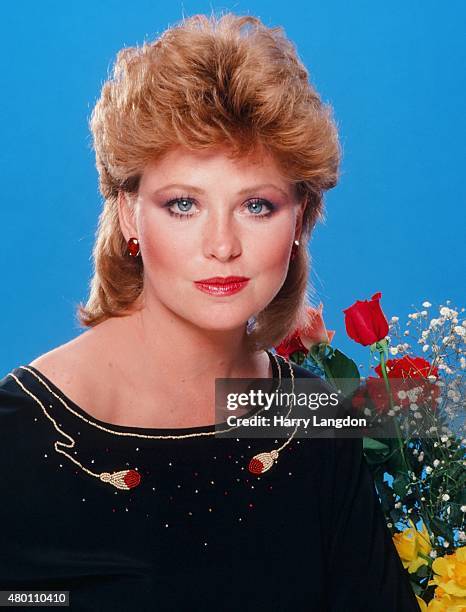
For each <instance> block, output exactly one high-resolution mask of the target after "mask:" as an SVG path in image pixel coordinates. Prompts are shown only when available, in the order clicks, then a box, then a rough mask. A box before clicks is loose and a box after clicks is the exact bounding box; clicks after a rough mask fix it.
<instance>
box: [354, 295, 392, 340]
mask: <svg viewBox="0 0 466 612" xmlns="http://www.w3.org/2000/svg"><path fill="white" fill-rule="evenodd" d="M381 297H382V294H381V293H380V292H379V293H375V294H374V295H373V296H372V297H371V299H370V301H369V300H364V301H363V302H362V301H361V300H357V301H356V302H355V303H354V304H353V305H352V306H350V307H349V308H346V309H345V310H344V311H343V312H344V313H345V326H346V332H347V334H348V336H349V337H350V338H351V339H352V340H355V341H356V342H359V344H362V345H363V346H369V345H370V344H374V343H375V342H378V341H379V340H383V339H384V338H385V336H386V335H387V334H388V321H387V319H386V318H385V315H384V313H383V312H382V309H381V308H380V302H379V300H380V298H381Z"/></svg>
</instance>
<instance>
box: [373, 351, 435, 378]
mask: <svg viewBox="0 0 466 612" xmlns="http://www.w3.org/2000/svg"><path fill="white" fill-rule="evenodd" d="M386 366H387V374H388V377H389V378H427V377H428V376H430V375H433V376H436V377H438V368H433V367H432V366H431V364H430V363H429V362H428V361H426V360H425V359H423V358H422V357H410V356H409V355H405V356H404V357H398V358H397V359H389V360H388V361H387V362H386ZM375 371H376V372H377V374H378V376H382V368H381V366H380V365H378V366H377V367H376V368H375Z"/></svg>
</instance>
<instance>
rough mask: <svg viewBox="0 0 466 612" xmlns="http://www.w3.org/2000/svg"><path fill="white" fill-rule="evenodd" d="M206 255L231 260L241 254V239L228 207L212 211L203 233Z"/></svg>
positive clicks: (221, 259)
mask: <svg viewBox="0 0 466 612" xmlns="http://www.w3.org/2000/svg"><path fill="white" fill-rule="evenodd" d="M203 250H204V256H205V257H208V258H211V257H215V259H218V260H219V261H229V260H230V259H233V258H236V257H238V256H239V255H240V254H241V240H240V237H239V234H238V228H237V227H236V226H235V220H234V219H233V218H232V215H231V213H230V212H229V211H228V210H227V207H226V206H225V207H222V208H221V209H220V210H217V211H210V212H209V216H208V219H207V220H206V225H205V227H204V234H203Z"/></svg>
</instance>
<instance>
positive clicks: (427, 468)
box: [426, 465, 433, 474]
mask: <svg viewBox="0 0 466 612" xmlns="http://www.w3.org/2000/svg"><path fill="white" fill-rule="evenodd" d="M426 472H427V474H432V472H433V470H432V468H431V467H430V465H428V466H427V467H426Z"/></svg>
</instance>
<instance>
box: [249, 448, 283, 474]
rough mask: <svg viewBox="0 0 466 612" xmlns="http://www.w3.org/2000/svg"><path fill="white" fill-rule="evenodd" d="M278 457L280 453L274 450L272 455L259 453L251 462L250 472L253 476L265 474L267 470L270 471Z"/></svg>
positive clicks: (271, 452)
mask: <svg viewBox="0 0 466 612" xmlns="http://www.w3.org/2000/svg"><path fill="white" fill-rule="evenodd" d="M277 457H278V452H277V451H276V450H272V451H270V453H259V454H258V455H255V456H254V457H253V458H252V459H251V461H250V462H249V465H248V470H249V471H250V472H251V474H263V473H264V472H266V471H267V470H270V468H271V467H272V465H273V462H274V461H275V459H277Z"/></svg>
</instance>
